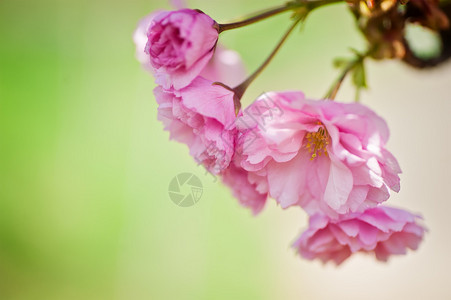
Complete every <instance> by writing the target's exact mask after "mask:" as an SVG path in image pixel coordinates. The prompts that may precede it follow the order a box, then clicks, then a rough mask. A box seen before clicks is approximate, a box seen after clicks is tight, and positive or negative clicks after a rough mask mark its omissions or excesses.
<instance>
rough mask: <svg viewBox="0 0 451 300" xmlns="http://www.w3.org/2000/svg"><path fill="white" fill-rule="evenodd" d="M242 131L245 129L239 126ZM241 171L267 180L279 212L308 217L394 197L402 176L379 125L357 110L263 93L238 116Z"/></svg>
mask: <svg viewBox="0 0 451 300" xmlns="http://www.w3.org/2000/svg"><path fill="white" fill-rule="evenodd" d="M242 124H246V126H243V125H242ZM237 126H238V128H239V131H240V137H239V139H238V140H239V142H238V143H237V149H238V150H237V151H238V152H242V161H241V162H240V164H241V166H242V167H243V168H244V169H245V170H247V171H248V172H250V173H255V174H257V175H258V176H264V177H265V178H266V179H267V185H268V189H269V194H270V196H271V197H273V198H275V199H276V200H277V202H278V203H280V205H281V206H282V207H283V208H287V207H289V206H293V205H299V206H301V207H303V208H304V209H305V210H306V211H307V212H308V213H309V214H310V215H311V214H315V213H324V214H327V215H328V216H329V217H332V218H336V217H338V216H339V215H340V214H346V213H350V212H359V211H364V210H365V209H367V208H369V207H374V206H376V205H377V204H379V203H381V202H383V201H385V200H387V199H388V197H389V189H392V190H394V191H399V177H398V174H399V173H400V172H401V170H400V168H399V166H398V163H397V161H396V159H395V158H394V157H393V155H392V154H391V153H390V152H388V151H387V150H386V149H385V144H386V142H387V140H388V135H389V132H388V128H387V125H386V123H385V121H384V120H383V119H382V118H381V117H379V116H378V115H376V113H374V112H373V111H371V110H370V109H369V108H367V107H365V106H363V105H361V104H358V103H348V104H346V103H337V102H333V101H329V100H307V99H305V97H304V94H303V93H301V92H282V93H266V94H264V95H263V96H261V97H260V98H259V99H257V100H256V101H255V102H254V103H253V104H252V105H251V106H250V107H249V108H247V109H246V110H245V113H244V115H243V116H242V117H240V120H239V122H237Z"/></svg>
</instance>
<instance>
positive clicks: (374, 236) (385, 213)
mask: <svg viewBox="0 0 451 300" xmlns="http://www.w3.org/2000/svg"><path fill="white" fill-rule="evenodd" d="M419 219H420V217H419V216H417V215H413V214H411V213H409V212H408V211H405V210H402V209H397V208H392V207H386V206H378V207H375V208H370V209H368V210H366V211H365V212H363V213H354V214H349V215H347V216H344V217H342V218H340V220H331V219H329V218H328V217H327V216H325V215H320V214H317V215H314V216H311V217H310V222H309V228H308V229H307V230H306V231H304V232H303V233H302V235H301V236H300V237H299V238H298V240H296V242H295V243H294V244H293V247H294V248H295V249H296V250H297V251H298V252H299V253H300V254H301V255H302V256H303V257H304V258H306V259H316V258H318V259H320V260H321V261H322V262H323V263H326V262H328V261H333V262H334V263H335V264H337V265H339V264H341V263H342V262H343V261H344V260H346V259H347V258H348V257H350V256H351V254H353V253H355V252H365V253H373V254H374V255H375V256H376V258H377V259H378V260H381V261H387V259H388V258H389V256H391V255H395V254H406V252H407V249H412V250H416V249H417V248H418V246H419V244H420V242H421V240H422V239H423V236H424V233H425V230H426V229H425V228H424V227H423V226H422V225H421V224H419V222H418V221H419Z"/></svg>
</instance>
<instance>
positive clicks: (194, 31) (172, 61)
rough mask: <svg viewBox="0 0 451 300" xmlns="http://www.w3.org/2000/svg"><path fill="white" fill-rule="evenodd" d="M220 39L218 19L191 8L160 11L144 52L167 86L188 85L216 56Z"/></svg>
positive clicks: (152, 24)
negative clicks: (214, 53)
mask: <svg viewBox="0 0 451 300" xmlns="http://www.w3.org/2000/svg"><path fill="white" fill-rule="evenodd" d="M217 40H218V30H217V27H216V22H215V21H214V20H213V19H212V18H210V17H209V16H208V15H206V14H204V13H202V12H200V11H198V10H192V9H181V10H177V11H168V12H161V13H159V14H157V15H156V16H154V18H153V19H152V21H151V23H150V25H149V28H148V29H147V44H146V46H145V49H144V50H145V53H146V54H147V55H149V59H150V64H151V66H152V70H153V72H154V74H155V77H156V83H157V84H159V85H162V86H163V87H164V88H165V89H169V88H171V87H173V88H174V89H177V90H178V89H181V88H184V87H186V86H188V85H189V84H190V83H191V81H193V80H194V78H196V77H197V76H198V75H199V74H200V73H201V72H202V70H203V69H204V67H205V66H206V65H207V63H208V62H209V61H210V59H211V57H212V56H213V52H214V49H215V46H216V42H217Z"/></svg>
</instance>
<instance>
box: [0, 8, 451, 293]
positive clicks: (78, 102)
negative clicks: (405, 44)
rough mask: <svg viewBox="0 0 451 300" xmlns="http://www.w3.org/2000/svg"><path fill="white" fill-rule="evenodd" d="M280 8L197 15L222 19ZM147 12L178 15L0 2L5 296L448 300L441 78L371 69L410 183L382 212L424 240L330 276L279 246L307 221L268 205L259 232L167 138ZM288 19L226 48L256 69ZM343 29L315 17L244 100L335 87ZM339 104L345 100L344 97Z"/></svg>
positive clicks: (445, 78) (352, 43)
mask: <svg viewBox="0 0 451 300" xmlns="http://www.w3.org/2000/svg"><path fill="white" fill-rule="evenodd" d="M280 3H281V1H277V0H267V1H264V2H262V1H258V0H246V1H243V0H229V1H217V0H215V1H213V0H203V1H202V0H197V1H194V0H192V1H189V5H190V7H193V8H200V9H202V10H203V11H204V12H206V13H208V14H210V15H211V16H212V17H213V18H215V19H216V20H217V21H219V22H225V21H227V20H231V19H235V18H237V17H239V16H241V15H245V14H248V13H251V12H254V11H258V10H261V9H264V8H267V7H271V6H273V5H277V4H280ZM157 8H166V9H168V8H170V6H169V4H168V3H167V2H166V1H163V0H162V1H154V0H151V1H149V0H147V1H144V0H130V1H114V0H113V1H111V0H110V1H106V0H91V1H88V0H77V1H75V0H60V1H57V0H53V1H52V0H41V1H37V0H0V299H2V300H3V299H331V298H332V297H333V298H335V299H380V298H382V297H383V298H385V299H407V298H409V299H424V298H425V297H427V296H428V297H429V296H430V297H432V298H431V299H450V298H451V290H450V285H449V284H447V277H449V269H450V267H451V263H450V258H449V253H450V251H451V243H450V240H449V232H448V228H449V226H450V225H451V224H450V221H449V218H448V216H447V211H449V209H451V205H450V204H449V202H450V201H449V195H448V194H446V191H445V189H444V187H445V186H446V184H449V183H448V181H449V179H451V178H450V176H449V173H448V170H449V169H448V168H449V167H450V166H451V163H450V158H449V156H448V155H449V147H450V146H451V144H450V142H449V140H450V139H449V138H450V134H449V132H448V131H446V129H447V128H450V127H451V121H450V119H449V116H448V115H449V113H450V112H451V109H450V104H449V103H451V102H450V101H449V100H450V99H449V88H448V86H449V83H450V82H451V79H450V78H451V77H450V74H451V73H450V70H451V66H450V65H449V64H447V65H445V66H443V67H441V68H438V69H436V70H435V71H430V72H423V73H419V72H414V71H412V70H411V69H409V68H407V67H404V66H401V65H400V64H399V63H395V62H384V63H379V64H376V63H370V64H369V69H368V73H369V74H368V76H369V84H370V87H371V88H372V89H371V90H370V91H368V92H365V93H364V94H363V102H364V103H366V104H368V105H370V106H371V107H372V108H373V109H375V110H376V111H377V112H378V113H380V114H381V115H383V116H384V117H385V118H386V119H387V122H388V124H389V125H390V127H391V131H392V138H391V141H390V144H389V146H390V149H391V150H392V151H393V152H394V153H395V155H397V156H398V157H399V161H400V163H401V166H402V167H403V170H404V174H403V176H402V183H403V188H402V191H401V193H400V194H399V195H394V197H393V198H392V199H391V200H390V201H391V203H393V204H395V205H398V206H403V207H405V208H409V209H412V210H414V211H419V212H421V213H423V215H424V216H425V217H426V221H427V225H428V227H429V229H430V233H429V234H428V237H427V238H426V241H425V243H424V244H423V245H422V246H421V248H420V250H419V251H418V252H416V253H410V255H408V256H405V257H399V258H395V259H393V260H392V261H390V262H389V263H388V264H381V263H377V262H375V261H374V259H372V258H370V257H362V256H358V257H355V258H353V259H351V260H350V261H349V262H347V263H345V264H344V265H343V266H342V267H340V268H335V267H333V266H325V267H323V266H322V265H321V264H320V263H318V262H308V261H304V260H302V259H300V258H299V257H297V256H295V254H294V252H293V251H292V250H291V249H290V247H289V245H290V243H291V242H292V241H293V240H294V239H295V237H296V236H297V235H298V234H299V232H300V231H301V230H302V228H304V227H305V226H306V224H307V218H306V216H305V214H304V213H303V212H302V211H301V210H299V209H289V210H286V211H283V210H281V209H280V208H279V207H277V206H276V205H275V204H274V203H273V202H271V203H270V204H269V205H268V207H267V208H266V209H265V210H264V211H263V213H262V214H261V215H259V216H258V217H252V216H251V214H250V212H249V211H247V210H245V209H243V208H241V207H240V206H239V204H238V203H237V201H236V200H235V199H233V198H232V197H231V195H230V193H229V191H228V190H227V189H226V188H224V187H223V186H221V184H220V183H218V182H215V181H214V178H213V177H211V176H210V175H206V174H205V171H204V170H203V169H202V168H201V167H198V166H197V165H196V164H195V162H194V161H193V160H192V159H191V158H190V157H189V155H188V150H187V148H186V146H184V145H181V144H178V143H175V142H172V141H171V142H170V141H169V140H168V139H169V134H168V133H167V132H164V131H163V130H162V125H161V124H160V123H159V122H158V121H157V120H156V109H157V105H156V103H155V100H154V97H153V94H152V89H153V88H154V83H153V79H152V78H151V77H150V76H149V75H148V74H147V73H146V72H145V71H144V70H143V69H142V68H141V67H140V65H139V63H138V62H137V61H136V60H135V58H134V51H135V49H134V45H133V43H132V39H131V36H132V32H133V30H134V28H135V26H136V24H137V22H138V20H139V19H140V18H142V17H143V16H145V15H146V14H148V13H149V12H151V11H152V10H155V9H157ZM287 18H288V15H287V14H285V15H281V16H277V17H275V18H274V19H271V20H267V21H264V22H262V23H261V24H258V25H252V26H250V27H248V28H242V29H238V30H234V31H230V32H226V33H224V34H223V36H221V42H223V43H224V44H225V45H226V46H227V47H230V48H233V49H236V50H237V51H239V52H240V54H241V55H242V56H243V59H244V61H245V62H246V66H247V68H248V70H249V71H251V70H254V69H255V68H256V67H257V66H258V64H259V63H260V62H261V61H262V60H263V59H264V58H265V56H266V55H267V54H268V53H269V51H270V50H271V48H272V47H273V46H274V44H275V42H276V40H278V39H279V38H280V36H281V35H282V33H283V32H284V30H285V28H286V27H287V26H288V23H287ZM353 26H354V24H353V19H352V17H351V15H350V14H349V13H348V12H347V11H346V8H345V7H344V6H343V5H338V6H334V7H328V8H324V9H321V10H319V11H317V12H315V13H314V14H312V15H311V16H310V17H309V19H308V21H307V22H306V24H305V26H303V29H302V33H296V34H294V36H292V37H291V38H290V40H289V41H288V42H287V43H286V45H285V46H284V48H283V49H282V51H281V52H280V53H279V55H278V56H277V57H276V59H275V60H274V61H273V63H272V64H271V65H270V67H269V68H268V69H267V70H266V72H265V73H263V74H262V75H261V77H260V78H259V79H258V80H257V81H256V82H255V84H254V85H253V86H252V87H251V88H250V90H249V92H248V93H247V94H246V96H245V102H247V103H249V102H250V101H252V99H253V98H255V97H256V96H258V95H259V94H260V93H262V92H264V91H267V89H271V90H282V89H302V90H303V91H305V92H306V93H307V95H309V96H311V97H320V96H322V95H323V94H324V92H325V91H326V90H327V88H328V87H329V85H330V83H331V82H332V80H333V79H334V78H335V76H336V72H335V71H334V70H333V68H332V64H331V61H332V59H333V58H334V57H337V56H344V55H348V54H349V53H350V52H349V50H348V48H349V47H354V48H357V49H363V46H364V42H363V39H362V38H361V37H360V35H359V34H358V33H357V32H356V30H355V29H354V27H353ZM343 99H353V92H352V89H351V88H350V87H349V85H348V84H347V85H345V87H344V90H343V91H342V92H341V93H340V95H339V100H343ZM425 103H427V105H426V104H425ZM418 120H422V122H421V123H420V122H418ZM182 172H191V173H194V174H196V175H197V176H198V177H199V178H200V179H201V181H202V183H203V185H204V193H203V196H202V199H201V200H200V202H199V203H197V204H196V205H195V206H193V207H189V208H181V207H178V206H176V205H174V203H172V202H171V201H170V199H169V197H168V194H167V188H168V184H169V182H170V180H171V179H172V178H173V177H174V176H175V175H177V174H179V173H182Z"/></svg>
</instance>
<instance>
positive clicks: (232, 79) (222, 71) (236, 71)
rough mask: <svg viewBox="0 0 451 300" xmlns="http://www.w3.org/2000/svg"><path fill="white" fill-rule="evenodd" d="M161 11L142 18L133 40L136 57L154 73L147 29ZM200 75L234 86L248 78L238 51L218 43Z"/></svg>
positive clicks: (146, 68)
mask: <svg viewBox="0 0 451 300" xmlns="http://www.w3.org/2000/svg"><path fill="white" fill-rule="evenodd" d="M160 12H161V11H154V12H152V13H151V14H149V15H147V16H145V17H144V18H143V19H141V20H140V21H139V23H138V26H137V27H136V29H135V32H134V33H133V42H134V43H135V47H136V50H135V57H136V59H137V60H138V61H139V62H140V63H141V65H142V66H143V68H144V69H145V70H147V71H149V72H150V73H152V74H153V73H154V69H153V67H152V64H151V63H150V56H149V55H148V54H146V53H145V48H146V44H147V30H148V28H149V26H150V25H151V24H152V20H153V19H154V18H155V16H156V15H158V14H159V13H160ZM200 76H202V77H204V78H205V79H208V80H211V81H218V82H222V83H224V84H225V85H228V86H232V87H233V86H237V85H238V84H240V83H241V82H242V81H244V79H245V78H246V69H245V67H244V63H243V61H242V59H241V56H240V55H239V54H238V52H236V51H234V50H231V49H227V48H226V47H224V46H223V45H220V44H218V45H217V46H216V49H215V51H214V54H213V57H212V58H211V59H210V61H209V62H208V64H207V65H206V66H205V68H204V69H203V70H202V72H201V73H200Z"/></svg>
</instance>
